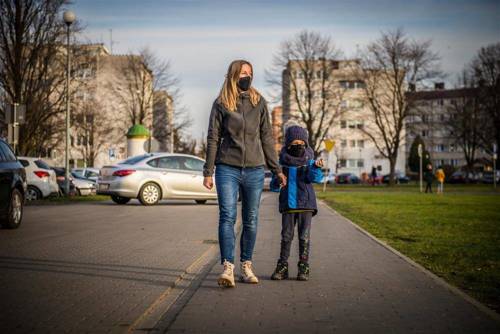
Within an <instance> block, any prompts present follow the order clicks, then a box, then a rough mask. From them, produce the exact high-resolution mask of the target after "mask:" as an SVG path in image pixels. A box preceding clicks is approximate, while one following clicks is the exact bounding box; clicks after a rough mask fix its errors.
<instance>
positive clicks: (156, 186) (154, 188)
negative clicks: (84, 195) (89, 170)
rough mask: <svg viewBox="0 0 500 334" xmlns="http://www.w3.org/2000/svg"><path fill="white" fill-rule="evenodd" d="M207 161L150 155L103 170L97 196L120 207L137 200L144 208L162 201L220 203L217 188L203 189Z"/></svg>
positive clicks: (184, 156) (185, 157) (169, 155)
mask: <svg viewBox="0 0 500 334" xmlns="http://www.w3.org/2000/svg"><path fill="white" fill-rule="evenodd" d="M204 163H205V161H204V160H202V159H200V158H198V157H195V156H192V155H187V154H177V153H150V154H144V155H139V156H135V157H131V158H129V159H127V160H124V161H122V162H120V163H118V164H116V165H113V166H104V167H102V168H101V170H100V175H99V178H98V180H97V194H101V195H110V196H111V199H112V200H113V201H114V202H115V203H117V204H126V203H128V202H129V201H130V200H131V199H132V198H137V199H139V201H140V202H141V203H142V204H143V205H154V204H156V203H158V202H159V201H160V200H161V199H167V198H168V199H191V200H195V201H196V203H198V204H203V203H205V202H206V201H207V200H209V199H217V192H216V190H215V187H214V188H212V190H208V189H206V188H205V187H204V186H203V164H204Z"/></svg>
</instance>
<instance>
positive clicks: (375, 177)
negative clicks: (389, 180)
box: [371, 166, 377, 186]
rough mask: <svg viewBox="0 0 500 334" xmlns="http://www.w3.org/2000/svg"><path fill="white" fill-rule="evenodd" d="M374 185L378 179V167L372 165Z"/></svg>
mask: <svg viewBox="0 0 500 334" xmlns="http://www.w3.org/2000/svg"><path fill="white" fill-rule="evenodd" d="M371 177H372V186H374V185H375V181H376V180H377V167H375V166H372V175H371Z"/></svg>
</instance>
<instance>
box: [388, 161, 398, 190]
mask: <svg viewBox="0 0 500 334" xmlns="http://www.w3.org/2000/svg"><path fill="white" fill-rule="evenodd" d="M396 161H397V158H394V157H393V158H391V159H389V165H390V167H389V187H392V186H394V185H395V184H396V182H395V180H394V173H395V169H396Z"/></svg>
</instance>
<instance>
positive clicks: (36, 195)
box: [26, 186, 42, 201]
mask: <svg viewBox="0 0 500 334" xmlns="http://www.w3.org/2000/svg"><path fill="white" fill-rule="evenodd" d="M40 198H42V193H41V191H40V190H38V188H37V187H34V186H28V190H27V191H26V200H27V201H36V200H39V199H40Z"/></svg>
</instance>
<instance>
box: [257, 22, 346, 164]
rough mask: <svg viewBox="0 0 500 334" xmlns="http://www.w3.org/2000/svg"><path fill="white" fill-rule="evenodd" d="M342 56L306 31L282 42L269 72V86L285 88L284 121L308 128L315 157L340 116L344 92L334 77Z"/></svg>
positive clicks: (324, 38) (323, 39)
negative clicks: (333, 72)
mask: <svg viewBox="0 0 500 334" xmlns="http://www.w3.org/2000/svg"><path fill="white" fill-rule="evenodd" d="M340 55H341V52H340V51H339V50H338V49H337V48H336V47H335V45H334V43H333V42H332V41H331V39H330V38H329V37H327V36H322V35H321V34H319V33H316V32H311V31H307V30H305V31H302V32H300V33H299V34H297V35H296V36H295V37H293V38H292V39H289V40H286V41H284V42H282V43H281V47H280V49H279V51H278V52H277V53H276V54H275V55H274V59H273V65H272V67H271V68H270V69H269V70H267V71H266V80H267V82H268V84H269V85H270V86H272V87H274V88H276V91H280V90H281V88H282V89H283V93H282V94H283V96H282V104H283V112H284V116H286V117H288V119H285V120H284V122H286V121H288V120H295V121H298V122H299V123H302V124H303V125H305V127H306V129H307V131H308V132H309V145H310V146H311V148H312V149H313V150H314V151H315V153H316V154H318V152H319V149H320V146H321V143H322V141H323V140H324V139H325V137H326V136H327V135H328V132H329V130H330V128H331V126H332V125H333V123H334V122H335V121H336V120H337V119H338V117H339V115H340V113H341V107H340V106H341V101H342V95H343V93H344V89H343V88H342V87H340V86H339V85H338V79H335V80H334V79H333V77H332V71H333V70H334V69H336V68H337V65H338V62H337V60H338V58H339V57H340ZM274 98H275V101H277V100H278V99H277V96H275V97H274Z"/></svg>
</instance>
